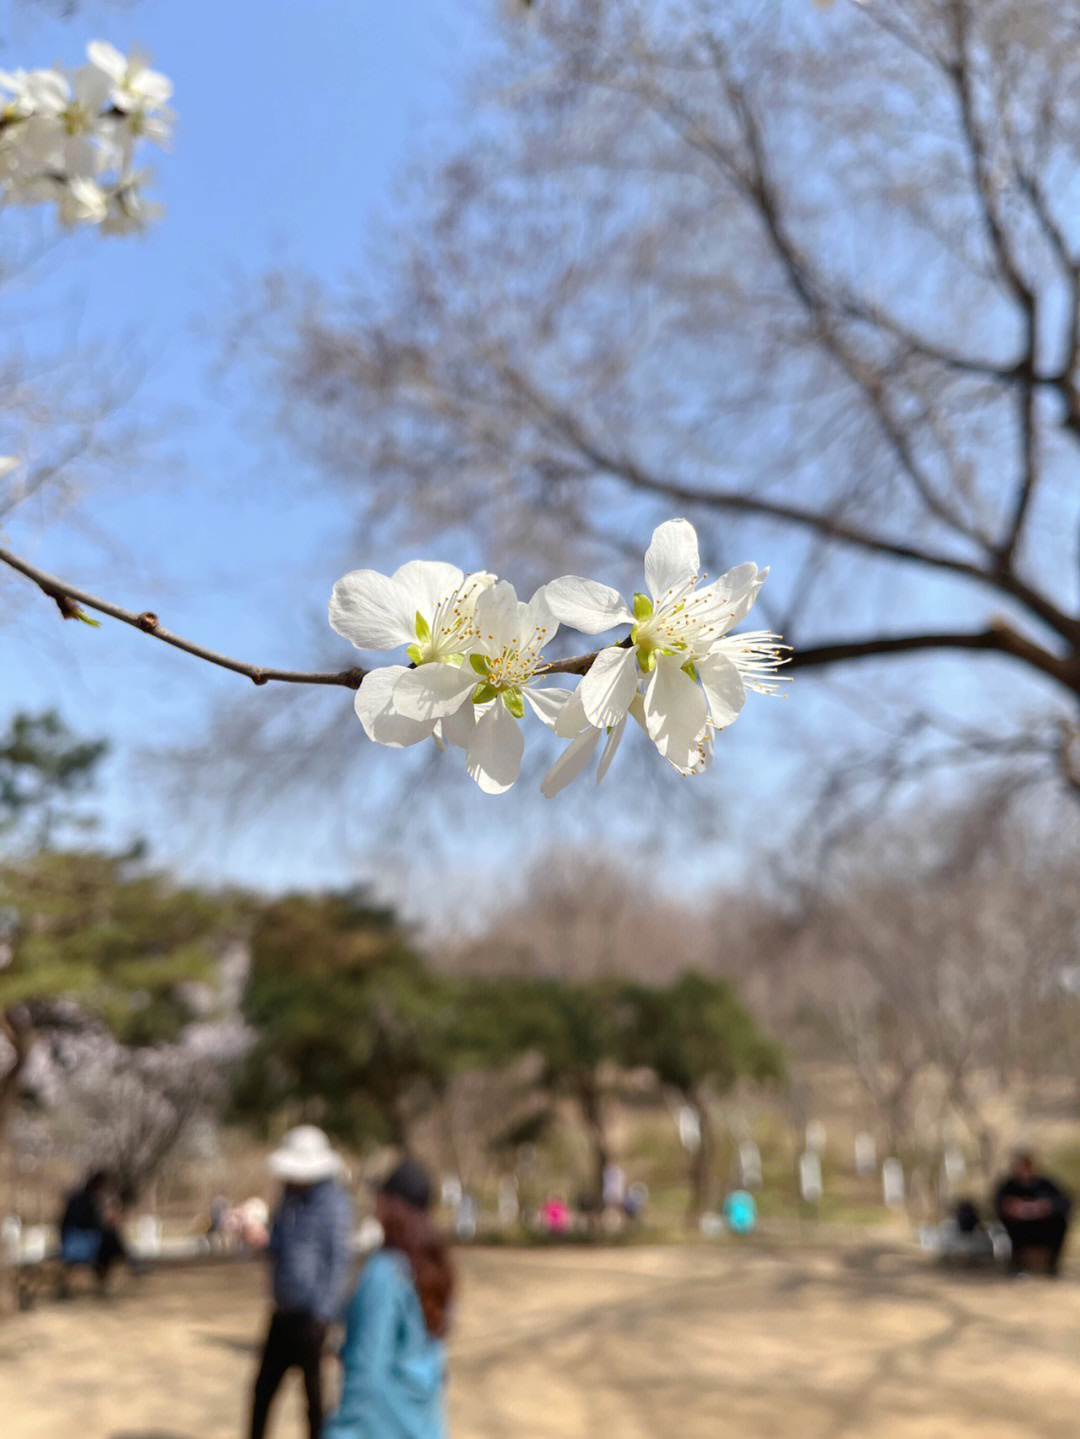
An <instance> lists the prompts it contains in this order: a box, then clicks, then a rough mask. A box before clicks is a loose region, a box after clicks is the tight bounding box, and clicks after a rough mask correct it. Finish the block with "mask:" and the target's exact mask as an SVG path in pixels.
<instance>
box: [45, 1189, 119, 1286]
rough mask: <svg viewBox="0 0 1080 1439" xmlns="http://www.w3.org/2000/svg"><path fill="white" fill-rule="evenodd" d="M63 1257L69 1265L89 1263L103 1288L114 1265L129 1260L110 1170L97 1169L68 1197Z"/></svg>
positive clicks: (62, 1230) (62, 1228)
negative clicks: (118, 1220)
mask: <svg viewBox="0 0 1080 1439" xmlns="http://www.w3.org/2000/svg"><path fill="white" fill-rule="evenodd" d="M60 1258H61V1259H62V1260H63V1262H64V1265H65V1267H68V1266H71V1265H75V1264H86V1265H89V1266H90V1267H91V1268H92V1269H93V1271H94V1274H95V1275H96V1277H97V1281H98V1285H99V1287H100V1288H102V1289H104V1288H105V1285H106V1283H107V1282H108V1278H109V1270H110V1269H111V1268H112V1267H113V1265H114V1264H116V1263H118V1262H119V1261H120V1260H124V1261H127V1259H128V1253H127V1249H126V1247H125V1245H124V1241H123V1238H122V1237H121V1234H120V1229H119V1226H118V1223H117V1212H116V1206H115V1204H114V1203H113V1200H112V1184H111V1177H110V1175H109V1173H108V1171H107V1170H104V1169H96V1170H94V1172H93V1173H92V1174H90V1175H89V1176H88V1177H87V1180H86V1183H85V1184H84V1185H83V1186H82V1188H81V1189H76V1190H75V1191H74V1193H73V1194H71V1195H69V1196H68V1200H67V1203H66V1204H65V1206H64V1214H63V1218H62V1219H61V1220H60Z"/></svg>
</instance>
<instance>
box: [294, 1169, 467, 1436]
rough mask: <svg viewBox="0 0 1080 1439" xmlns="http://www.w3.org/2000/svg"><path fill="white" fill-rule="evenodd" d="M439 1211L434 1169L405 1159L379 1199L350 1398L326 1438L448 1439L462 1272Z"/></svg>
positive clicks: (355, 1311)
mask: <svg viewBox="0 0 1080 1439" xmlns="http://www.w3.org/2000/svg"><path fill="white" fill-rule="evenodd" d="M430 1208H431V1181H430V1179H429V1178H428V1176H427V1173H426V1172H425V1170H424V1169H423V1167H422V1166H421V1165H420V1164H418V1163H417V1162H416V1160H414V1159H405V1160H403V1161H402V1162H401V1163H400V1164H399V1165H398V1166H397V1168H396V1169H394V1170H393V1171H392V1172H391V1174H390V1175H389V1176H388V1177H387V1179H385V1180H384V1181H383V1183H382V1185H381V1186H380V1188H379V1191H378V1194H377V1197H376V1201H375V1214H376V1217H377V1218H378V1220H379V1223H380V1224H381V1225H382V1230H383V1245H382V1248H381V1249H378V1250H376V1252H375V1253H374V1254H373V1255H372V1256H371V1258H370V1259H369V1260H368V1261H367V1263H366V1264H365V1265H364V1268H363V1271H362V1273H361V1275H360V1283H359V1284H358V1286H357V1289H356V1293H355V1294H354V1295H353V1297H352V1300H351V1302H350V1304H349V1307H348V1310H347V1312H346V1316H345V1342H344V1344H343V1346H342V1350H341V1360H342V1365H343V1370H342V1381H341V1402H340V1404H339V1406H338V1409H337V1412H336V1413H335V1414H332V1415H331V1416H330V1418H329V1419H328V1420H327V1422H326V1426H325V1428H324V1430H323V1439H444V1435H445V1433H446V1427H445V1419H444V1415H443V1385H444V1379H445V1374H446V1354H445V1346H444V1340H445V1336H446V1331H447V1327H448V1322H449V1314H450V1301H451V1297H452V1295H453V1289H454V1274H453V1269H452V1266H451V1263H450V1255H449V1251H448V1248H447V1244H446V1241H445V1239H444V1238H443V1237H442V1235H441V1234H439V1232H438V1231H437V1230H436V1229H435V1228H434V1226H433V1225H432V1223H431V1220H430V1217H429V1213H428V1211H429V1210H430Z"/></svg>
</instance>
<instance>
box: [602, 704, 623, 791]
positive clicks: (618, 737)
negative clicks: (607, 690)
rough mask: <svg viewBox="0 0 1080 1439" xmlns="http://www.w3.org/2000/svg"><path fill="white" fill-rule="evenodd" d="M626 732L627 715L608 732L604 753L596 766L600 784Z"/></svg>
mask: <svg viewBox="0 0 1080 1439" xmlns="http://www.w3.org/2000/svg"><path fill="white" fill-rule="evenodd" d="M625 733H626V716H625V715H624V716H623V717H622V719H621V720H620V721H619V723H618V724H617V725H612V727H611V730H610V732H609V734H608V737H607V743H606V744H605V745H604V753H603V754H602V755H601V756H600V763H599V764H598V765H597V766H596V783H597V784H599V783H600V781H601V780H602V779H603V778H604V776H605V775H606V774H607V772H608V768H609V767H610V765H611V761H612V760H613V759H614V758H615V752H616V750H617V749H618V748H619V745H620V744H621V743H622V737H623V735H624V734H625Z"/></svg>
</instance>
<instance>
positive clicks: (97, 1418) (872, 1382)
mask: <svg viewBox="0 0 1080 1439" xmlns="http://www.w3.org/2000/svg"><path fill="white" fill-rule="evenodd" d="M460 1264H461V1270H462V1279H463V1283H462V1292H461V1302H460V1308H459V1315H458V1322H457V1327H456V1331H455V1335H454V1339H453V1343H452V1346H451V1358H450V1389H449V1408H450V1430H451V1434H452V1435H453V1439H503V1436H506V1439H510V1436H514V1439H556V1436H558V1439H579V1436H580V1439H592V1436H602V1435H618V1436H619V1439H699V1436H700V1439H705V1436H709V1439H716V1436H719V1435H723V1436H725V1439H750V1436H755V1439H759V1436H760V1439H764V1436H774V1435H775V1436H780V1435H783V1436H785V1439H787V1436H799V1439H826V1436H828V1439H838V1436H847V1435H851V1436H859V1439H908V1436H911V1439H914V1436H916V1435H917V1436H919V1439H967V1436H971V1439H974V1436H976V1435H978V1436H979V1439H1014V1436H1015V1439H1021V1436H1023V1439H1032V1436H1038V1439H1058V1436H1060V1439H1066V1436H1069V1439H1073V1436H1075V1435H1076V1434H1077V1433H1080V1279H1078V1277H1077V1274H1076V1273H1075V1272H1074V1273H1072V1274H1066V1275H1065V1277H1063V1278H1062V1279H1060V1280H1058V1281H1056V1282H1055V1281H1050V1280H1040V1279H1020V1280H1008V1279H1005V1278H987V1277H985V1276H979V1277H969V1276H964V1275H956V1274H948V1273H943V1272H941V1271H939V1270H936V1269H934V1268H931V1267H930V1266H929V1265H928V1264H927V1262H926V1261H925V1260H924V1259H923V1257H922V1256H921V1255H920V1254H918V1252H917V1251H914V1250H912V1249H906V1248H904V1247H903V1246H902V1245H880V1246H874V1245H868V1244H867V1243H866V1242H860V1243H858V1244H839V1245H837V1244H830V1245H827V1246H821V1247H800V1248H798V1249H792V1248H790V1247H784V1248H781V1247H773V1246H770V1245H769V1244H768V1243H767V1242H766V1241H764V1240H754V1241H752V1242H751V1243H749V1244H745V1245H739V1244H734V1243H729V1244H726V1245H722V1246H719V1247H704V1246H692V1247H687V1248H679V1247H675V1248H665V1249H659V1248H641V1249H607V1250H595V1251H593V1250H589V1251H585V1250H579V1249H560V1250H548V1251H525V1252H522V1251H515V1250H483V1249H476V1250H472V1251H468V1252H465V1253H463V1254H462V1255H461V1257H460ZM264 1315H265V1299H264V1297H263V1276H262V1274H261V1273H260V1271H259V1268H258V1267H257V1266H255V1265H250V1264H233V1265H219V1266H214V1267H208V1268H197V1269H184V1270H159V1271H157V1272H155V1273H151V1274H150V1275H148V1276H146V1277H145V1278H143V1279H141V1280H139V1281H129V1280H127V1279H126V1278H125V1279H124V1280H123V1281H122V1282H121V1284H120V1285H119V1286H118V1290H117V1293H116V1294H115V1295H114V1296H113V1297H111V1298H109V1299H107V1300H104V1301H100V1300H97V1299H96V1298H94V1297H93V1296H91V1295H90V1294H89V1293H86V1294H81V1295H77V1296H76V1297H75V1298H73V1299H70V1300H68V1301H66V1302H42V1303H41V1304H39V1305H38V1306H37V1307H36V1308H34V1309H33V1310H31V1311H30V1312H28V1313H26V1314H18V1315H14V1316H12V1317H11V1318H9V1319H7V1320H5V1321H4V1322H3V1323H2V1324H0V1434H2V1435H3V1436H4V1439H242V1436H243V1429H244V1415H245V1412H246V1407H247V1391H248V1387H249V1384H250V1381H251V1377H252V1372H253V1366H254V1363H255V1351H256V1342H257V1339H258V1336H259V1332H260V1329H261V1327H262V1325H263V1323H264ZM301 1407H302V1406H301V1399H300V1394H299V1385H298V1383H297V1382H296V1380H295V1376H294V1377H293V1378H292V1379H291V1380H290V1382H289V1384H288V1387H287V1389H286V1390H284V1391H283V1392H282V1394H281V1396H280V1398H279V1401H278V1408H277V1411H276V1415H275V1419H274V1423H273V1426H272V1432H273V1435H274V1436H275V1439H299V1436H301V1435H302V1433H303V1432H304V1431H303V1427H302V1424H301V1422H300V1421H301Z"/></svg>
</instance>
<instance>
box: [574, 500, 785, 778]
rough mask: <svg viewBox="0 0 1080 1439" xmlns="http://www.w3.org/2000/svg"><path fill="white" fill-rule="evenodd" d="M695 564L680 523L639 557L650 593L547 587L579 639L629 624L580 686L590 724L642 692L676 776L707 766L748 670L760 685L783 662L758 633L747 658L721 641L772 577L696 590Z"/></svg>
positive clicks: (749, 574) (655, 737) (737, 572)
mask: <svg viewBox="0 0 1080 1439" xmlns="http://www.w3.org/2000/svg"><path fill="white" fill-rule="evenodd" d="M700 568H701V567H700V560H699V556H698V543H697V535H696V533H695V531H694V527H693V525H691V524H690V523H689V521H688V520H682V519H676V520H668V521H666V522H665V523H664V524H662V525H659V526H658V527H657V529H656V530H655V531H654V533H653V537H652V542H651V543H650V545H649V548H648V550H647V552H646V554H645V583H646V588H647V591H648V592H647V593H640V594H635V595H634V597H633V601H632V602H631V603H627V601H626V600H625V599H623V597H622V596H621V595H620V594H619V593H618V591H616V590H613V589H611V588H610V587H609V586H607V585H602V584H598V583H597V582H596V581H594V580H585V579H580V578H578V577H576V576H572V575H567V576H564V577H563V578H562V579H558V580H553V581H552V582H551V584H549V585H548V586H547V602H548V605H549V607H550V608H551V612H552V614H554V615H555V617H556V618H557V619H558V620H560V621H561V622H562V623H563V624H566V625H570V626H571V627H573V628H574V629H577V630H580V631H582V633H584V634H598V633H600V632H601V631H603V630H607V629H611V628H612V627H613V626H615V625H618V624H628V625H630V626H631V629H630V635H629V642H628V643H624V644H621V645H613V646H609V647H608V648H605V649H602V650H601V651H600V652H599V654H598V655H597V657H596V659H595V660H594V661H593V664H592V666H591V667H590V669H589V671H588V673H587V674H586V675H585V676H584V677H583V679H582V681H581V686H580V695H581V703H582V708H583V711H584V715H585V718H586V720H587V721H588V723H589V724H590V725H593V726H595V727H597V728H599V729H610V728H611V727H612V726H614V725H616V724H618V723H619V721H620V720H621V719H622V718H623V716H624V715H626V713H627V711H628V710H629V709H630V707H631V705H632V704H633V702H634V700H635V697H636V696H638V695H639V694H640V696H641V703H642V711H643V720H644V728H645V730H646V733H647V734H648V736H649V738H650V739H651V740H652V741H653V743H654V744H655V745H656V748H657V749H658V750H659V752H660V753H661V754H662V755H663V756H664V758H665V759H667V760H668V761H670V763H671V764H673V765H674V766H675V768H676V769H678V770H679V771H680V773H682V774H695V773H698V772H699V771H700V770H702V769H704V768H705V767H706V766H707V765H708V763H709V760H710V759H711V756H712V730H713V728H722V727H723V726H724V725H728V724H731V723H732V721H733V720H734V719H736V718H737V716H738V714H739V711H740V710H741V709H742V706H743V704H744V702H745V699H746V690H745V684H744V680H743V676H744V674H746V675H751V671H752V675H751V678H753V679H754V680H755V681H756V687H758V688H763V687H765V675H766V673H767V672H768V671H769V669H770V668H772V669H774V668H775V665H776V664H778V663H779V662H780V656H779V651H778V649H777V643H778V642H777V641H776V640H775V637H773V636H763V635H758V636H756V637H755V645H754V647H753V651H752V653H750V652H749V651H748V650H747V647H746V645H745V644H743V645H742V646H740V645H739V643H738V642H737V641H735V642H730V641H728V642H727V643H725V640H726V637H727V632H728V631H729V630H730V629H731V628H732V626H734V625H736V624H737V623H738V622H739V620H741V619H743V618H744V616H745V615H746V614H747V612H748V611H749V609H750V607H751V606H752V605H753V603H754V600H755V599H756V597H757V594H758V591H759V590H760V588H761V585H762V583H763V581H764V579H765V576H766V574H767V573H768V571H766V570H759V569H758V568H757V566H756V565H754V564H744V565H739V566H738V567H737V568H735V569H733V570H730V571H729V572H728V573H727V574H726V575H722V576H721V577H720V578H719V579H718V580H714V581H713V582H712V583H711V584H708V585H702V584H701V579H702V575H701V573H700ZM770 645H771V649H770ZM770 655H772V656H773V657H774V658H773V659H771V660H770V658H769V656H770Z"/></svg>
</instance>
